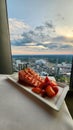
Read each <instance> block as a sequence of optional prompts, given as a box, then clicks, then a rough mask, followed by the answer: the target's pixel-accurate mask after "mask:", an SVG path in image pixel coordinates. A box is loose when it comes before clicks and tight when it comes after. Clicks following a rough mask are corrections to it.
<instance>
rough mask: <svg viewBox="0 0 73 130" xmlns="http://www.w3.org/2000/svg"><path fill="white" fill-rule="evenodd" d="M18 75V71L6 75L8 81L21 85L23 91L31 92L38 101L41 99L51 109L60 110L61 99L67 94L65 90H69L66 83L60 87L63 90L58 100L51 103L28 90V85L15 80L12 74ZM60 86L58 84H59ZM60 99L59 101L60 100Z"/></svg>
mask: <svg viewBox="0 0 73 130" xmlns="http://www.w3.org/2000/svg"><path fill="white" fill-rule="evenodd" d="M16 75H17V76H18V73H14V74H11V75H8V76H7V78H8V79H9V80H10V81H12V82H14V83H15V84H16V85H17V86H19V87H21V88H22V89H24V90H25V91H27V92H28V93H30V94H32V95H33V96H35V97H36V98H37V99H39V100H40V101H42V102H43V103H45V104H47V105H48V106H50V107H51V108H52V109H54V110H56V111H59V110H60V108H61V106H62V104H63V101H64V99H65V96H66V94H67V92H68V90H69V86H68V85H67V86H66V87H64V88H63V87H61V88H63V92H62V94H61V96H59V100H58V101H56V102H57V103H55V104H52V103H50V102H49V103H47V102H46V101H45V100H46V99H45V98H42V97H41V96H40V95H38V94H36V93H34V92H32V91H29V90H30V89H29V88H28V87H26V86H24V85H22V84H20V83H18V82H17V80H16V79H15V78H13V76H16ZM59 87H60V86H59ZM60 100H61V101H60Z"/></svg>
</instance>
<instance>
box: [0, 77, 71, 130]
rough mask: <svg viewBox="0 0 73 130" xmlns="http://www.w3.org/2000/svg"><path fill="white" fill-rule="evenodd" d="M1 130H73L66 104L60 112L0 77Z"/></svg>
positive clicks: (5, 78)
mask: <svg viewBox="0 0 73 130" xmlns="http://www.w3.org/2000/svg"><path fill="white" fill-rule="evenodd" d="M0 130H73V120H72V117H71V116H70V113H69V111H68V109H67V106H66V104H65V102H64V103H63V105H62V108H61V109H60V111H59V112H57V111H55V110H53V109H51V108H50V107H48V106H46V105H45V104H44V103H42V102H41V101H39V100H37V99H36V98H34V97H33V96H32V95H30V94H29V93H27V92H25V91H23V89H21V88H20V87H18V86H17V85H15V84H14V83H12V82H9V81H8V79H7V76H6V75H0Z"/></svg>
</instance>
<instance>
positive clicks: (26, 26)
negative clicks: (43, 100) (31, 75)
mask: <svg viewBox="0 0 73 130" xmlns="http://www.w3.org/2000/svg"><path fill="white" fill-rule="evenodd" d="M17 5H18V6H17ZM65 5H66V6H65ZM72 5H73V1H71V2H70V1H69V0H68V1H67V2H66V1H65V0H62V1H58V0H52V1H50V0H46V1H44V0H37V1H36V0H31V1H29V0H27V1H26V0H22V2H21V1H18V0H7V9H8V17H9V29H10V40H11V49H12V57H13V67H14V71H18V70H20V69H22V68H24V67H25V66H30V67H32V68H33V69H34V70H36V71H37V72H38V73H39V74H40V75H52V76H55V78H56V79H57V80H58V81H61V82H65V83H67V84H69V83H70V75H71V65H72V56H73V43H72V42H73V38H72V35H73V30H72V19H73V18H72V16H71V15H70V13H71V12H72V9H73V8H72Z"/></svg>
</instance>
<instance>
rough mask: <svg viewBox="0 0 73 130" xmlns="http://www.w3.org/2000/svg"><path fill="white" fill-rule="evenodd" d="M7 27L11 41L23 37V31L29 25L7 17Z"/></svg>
mask: <svg viewBox="0 0 73 130" xmlns="http://www.w3.org/2000/svg"><path fill="white" fill-rule="evenodd" d="M9 29H10V39H11V41H15V40H19V39H23V36H22V34H23V32H25V31H28V30H29V29H30V26H29V25H27V24H26V23H24V21H22V20H17V19H15V18H14V19H13V18H9Z"/></svg>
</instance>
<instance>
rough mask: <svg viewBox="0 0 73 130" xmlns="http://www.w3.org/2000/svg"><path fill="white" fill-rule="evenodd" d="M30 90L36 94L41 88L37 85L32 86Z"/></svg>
mask: <svg viewBox="0 0 73 130" xmlns="http://www.w3.org/2000/svg"><path fill="white" fill-rule="evenodd" d="M32 91H33V92H35V93H37V94H40V93H41V88H39V87H33V88H32Z"/></svg>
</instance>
